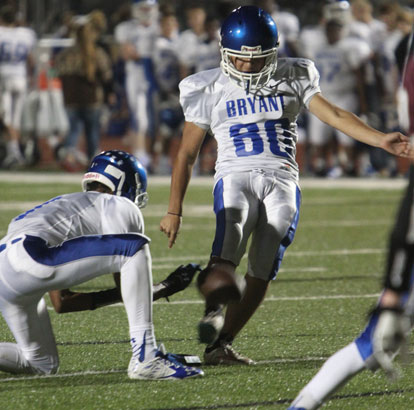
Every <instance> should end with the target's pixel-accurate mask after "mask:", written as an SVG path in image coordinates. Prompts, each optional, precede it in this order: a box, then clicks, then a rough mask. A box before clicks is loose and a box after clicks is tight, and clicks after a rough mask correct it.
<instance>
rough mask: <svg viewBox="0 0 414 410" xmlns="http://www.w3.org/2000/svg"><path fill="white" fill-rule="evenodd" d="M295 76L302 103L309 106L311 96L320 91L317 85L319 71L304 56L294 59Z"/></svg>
mask: <svg viewBox="0 0 414 410" xmlns="http://www.w3.org/2000/svg"><path fill="white" fill-rule="evenodd" d="M294 69H295V77H296V79H297V84H298V93H299V96H300V98H301V100H302V103H303V105H304V106H305V107H306V108H309V102H310V100H311V99H312V97H313V96H314V95H315V94H317V93H320V92H321V89H320V86H319V72H318V70H317V68H316V67H315V64H314V63H313V61H311V60H308V59H306V58H298V59H295V62H294Z"/></svg>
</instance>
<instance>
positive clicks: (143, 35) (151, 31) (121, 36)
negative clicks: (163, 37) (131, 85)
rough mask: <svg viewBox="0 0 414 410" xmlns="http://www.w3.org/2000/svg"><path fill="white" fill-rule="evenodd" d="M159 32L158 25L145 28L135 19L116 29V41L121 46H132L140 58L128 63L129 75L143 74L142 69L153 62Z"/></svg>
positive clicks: (123, 23) (119, 25)
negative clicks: (127, 44) (128, 44)
mask: <svg viewBox="0 0 414 410" xmlns="http://www.w3.org/2000/svg"><path fill="white" fill-rule="evenodd" d="M158 32H159V27H158V25H156V24H152V25H150V26H144V25H142V24H140V23H139V22H138V21H137V20H134V19H132V20H128V21H124V22H122V23H120V24H118V25H117V26H116V27H115V39H116V41H117V42H118V43H120V44H123V43H130V44H132V45H133V46H134V47H135V49H136V51H137V53H138V54H139V56H140V59H139V60H138V61H127V63H126V70H127V74H131V75H135V74H136V73H137V72H138V73H141V71H142V70H143V68H142V67H143V66H145V65H146V64H149V62H151V61H152V58H153V53H154V49H155V41H156V39H157V37H158ZM139 75H142V74H139Z"/></svg>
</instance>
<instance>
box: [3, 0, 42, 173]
mask: <svg viewBox="0 0 414 410" xmlns="http://www.w3.org/2000/svg"><path fill="white" fill-rule="evenodd" d="M36 41H37V39H36V34H35V32H34V31H33V30H31V29H30V28H27V27H18V26H17V25H16V14H15V12H14V10H13V9H12V8H11V7H9V6H4V7H2V8H1V10H0V99H1V101H0V107H1V109H0V117H1V120H2V122H3V124H4V126H5V128H6V132H5V138H6V157H5V158H4V160H3V162H2V164H1V166H2V167H4V168H13V167H16V166H22V165H24V164H25V160H24V156H23V154H22V151H21V148H20V145H21V143H22V141H21V135H20V123H21V116H22V108H23V102H24V98H25V96H26V93H27V89H28V87H29V86H30V83H31V81H32V78H33V72H34V60H33V56H32V51H33V49H34V47H35V45H36Z"/></svg>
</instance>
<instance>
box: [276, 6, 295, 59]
mask: <svg viewBox="0 0 414 410" xmlns="http://www.w3.org/2000/svg"><path fill="white" fill-rule="evenodd" d="M272 18H273V20H274V21H275V22H276V26H277V29H278V31H279V56H284V55H286V48H285V47H286V42H292V43H295V42H296V41H297V40H298V38H299V32H300V23H299V19H298V17H297V16H295V15H294V14H293V13H290V12H288V11H276V12H274V13H272Z"/></svg>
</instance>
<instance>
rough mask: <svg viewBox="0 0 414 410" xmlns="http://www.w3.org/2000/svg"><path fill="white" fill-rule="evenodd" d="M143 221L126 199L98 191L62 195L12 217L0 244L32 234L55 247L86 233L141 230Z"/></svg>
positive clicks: (104, 233) (139, 231) (115, 232)
mask: <svg viewBox="0 0 414 410" xmlns="http://www.w3.org/2000/svg"><path fill="white" fill-rule="evenodd" d="M143 232H144V220H143V217H142V214H141V211H140V210H139V208H138V207H137V206H136V205H135V204H134V203H133V202H132V201H130V200H129V199H127V198H124V197H119V196H115V195H110V194H103V193H99V192H78V193H74V194H65V195H61V196H58V197H56V198H53V199H50V200H49V201H47V202H45V203H43V204H41V205H38V206H36V207H35V208H33V209H30V210H28V211H26V212H24V213H23V214H21V215H19V216H17V217H16V218H14V219H13V220H12V221H11V222H10V224H9V228H8V231H7V235H6V236H5V237H4V238H3V239H2V240H1V242H0V244H3V243H7V242H8V241H10V240H12V239H13V238H16V237H17V236H19V235H33V236H37V237H40V238H42V239H44V240H45V241H46V242H47V243H48V245H50V246H55V245H58V244H60V243H62V242H63V241H66V240H68V239H72V238H76V237H79V236H85V235H106V234H121V233H143Z"/></svg>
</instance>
